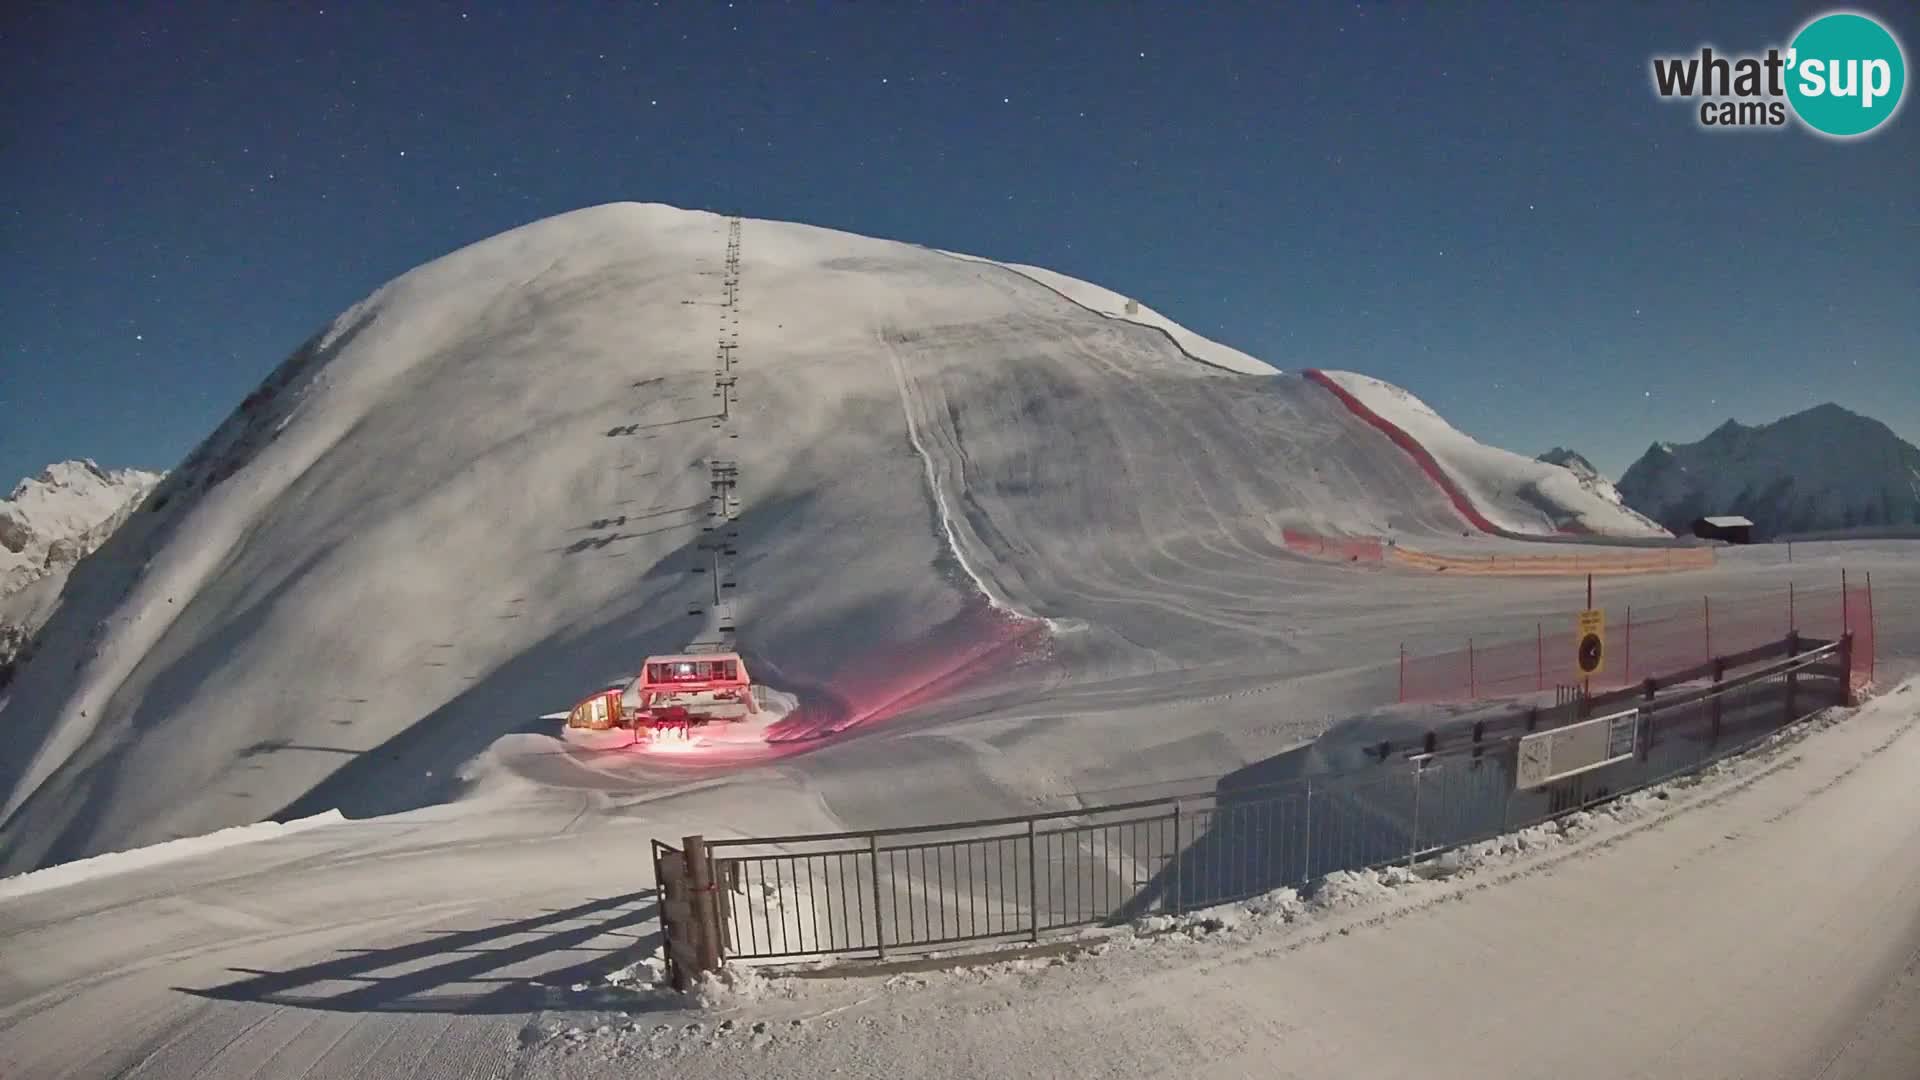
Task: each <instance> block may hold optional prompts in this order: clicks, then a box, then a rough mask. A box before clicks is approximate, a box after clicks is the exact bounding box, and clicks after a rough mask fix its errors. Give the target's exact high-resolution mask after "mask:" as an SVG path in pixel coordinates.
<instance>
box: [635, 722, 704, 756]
mask: <svg viewBox="0 0 1920 1080" xmlns="http://www.w3.org/2000/svg"><path fill="white" fill-rule="evenodd" d="M634 746H635V747H636V748H638V749H639V750H640V751H642V752H643V753H648V754H674V755H684V754H698V753H700V752H701V751H702V750H703V749H705V747H706V742H705V740H703V739H701V738H700V737H699V736H697V735H692V734H689V733H688V732H685V731H680V730H677V729H673V728H663V729H661V730H659V731H655V732H653V733H652V734H651V735H646V736H642V737H641V738H640V739H639V740H637V741H636V742H635V743H634Z"/></svg>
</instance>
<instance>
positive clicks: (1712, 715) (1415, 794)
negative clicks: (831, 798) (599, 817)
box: [655, 637, 1853, 959]
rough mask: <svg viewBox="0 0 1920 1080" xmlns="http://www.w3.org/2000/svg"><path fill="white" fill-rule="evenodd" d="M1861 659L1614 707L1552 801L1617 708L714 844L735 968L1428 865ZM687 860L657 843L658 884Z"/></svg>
mask: <svg viewBox="0 0 1920 1080" xmlns="http://www.w3.org/2000/svg"><path fill="white" fill-rule="evenodd" d="M1852 644H1853V643H1852V640H1851V639H1850V638H1843V639H1841V640H1839V641H1831V642H1807V641H1801V640H1799V639H1798V638H1797V637H1796V638H1789V639H1787V640H1783V641H1781V642H1778V643H1776V644H1775V645H1772V646H1765V647H1760V648H1756V649H1753V650H1749V652H1748V653H1747V654H1745V655H1742V656H1739V657H1731V658H1722V660H1720V661H1717V662H1716V663H1715V664H1714V665H1712V669H1711V676H1712V680H1711V681H1707V678H1706V676H1705V675H1703V673H1702V672H1700V671H1693V672H1686V673H1682V674H1684V675H1686V676H1687V677H1688V678H1687V679H1686V680H1685V681H1680V680H1668V681H1667V682H1666V683H1654V682H1652V681H1649V683H1648V684H1646V686H1645V687H1644V688H1635V691H1630V693H1634V694H1635V695H1636V696H1634V697H1633V698H1632V700H1630V701H1625V702H1624V703H1623V702H1621V701H1620V700H1617V699H1619V698H1620V695H1609V696H1608V697H1611V698H1614V699H1616V700H1615V702H1614V704H1615V705H1616V706H1617V707H1618V708H1619V709H1620V712H1619V715H1620V716H1623V717H1631V725H1632V726H1631V728H1630V729H1627V728H1625V727H1624V724H1625V721H1620V722H1619V723H1617V724H1616V725H1615V726H1616V727H1619V728H1621V729H1622V730H1630V731H1631V733H1632V738H1631V740H1630V743H1631V752H1630V753H1629V754H1627V755H1626V756H1624V757H1620V758H1618V759H1612V760H1609V761H1608V762H1607V763H1606V764H1602V765H1598V766H1597V767H1593V768H1590V769H1588V770H1587V771H1584V772H1580V773H1579V774H1577V775H1572V776H1568V777H1565V778H1562V779H1557V780H1554V781H1553V782H1551V783H1546V784H1544V785H1543V786H1540V787H1537V788H1528V787H1522V786H1518V785H1516V770H1517V765H1518V757H1517V750H1518V747H1519V746H1520V745H1521V743H1522V741H1523V740H1526V739H1528V738H1529V737H1530V736H1534V735H1537V734H1539V733H1541V732H1549V731H1554V730H1556V729H1561V728H1566V727H1568V726H1570V725H1573V724H1575V723H1578V722H1579V721H1580V720H1581V719H1583V718H1584V717H1587V716H1589V715H1592V714H1593V710H1594V709H1595V707H1596V706H1600V705H1605V704H1607V701H1606V700H1605V699H1604V698H1594V699H1591V700H1585V699H1578V698H1576V699H1573V700H1569V701H1567V702H1566V703H1565V704H1563V705H1560V706H1557V707H1553V708H1531V709H1527V710H1524V711H1515V712H1514V713H1512V714H1510V715H1508V716H1505V717H1502V718H1499V719H1497V720H1495V721H1492V722H1488V721H1481V722H1479V723H1475V724H1473V725H1472V726H1471V727H1461V728H1458V729H1446V730H1436V731H1434V732H1429V733H1427V734H1426V735H1425V736H1424V737H1423V738H1417V739H1413V740H1409V741H1408V742H1407V743H1406V744H1404V745H1402V746H1394V745H1392V744H1382V745H1379V746H1378V747H1376V748H1372V750H1371V754H1370V756H1371V757H1372V758H1373V760H1374V761H1376V762H1377V763H1376V764H1370V765H1366V766H1363V767H1361V768H1359V769H1357V770H1354V771H1348V772H1343V773H1339V774H1323V775H1299V776H1293V777H1290V778H1288V779H1285V780H1281V781H1278V782H1265V783H1256V782H1251V781H1252V780H1254V779H1257V778H1258V776H1259V775H1261V774H1259V773H1258V772H1257V771H1253V770H1250V771H1246V772H1243V773H1241V774H1235V775H1233V776H1229V777H1224V778H1222V779H1221V780H1220V781H1219V782H1218V783H1217V784H1216V785H1215V786H1214V788H1213V789H1212V790H1210V791H1202V792H1194V793H1190V794H1184V795H1179V796H1172V797H1166V798H1159V799H1151V800H1144V801H1139V802H1132V803H1122V804H1116V805H1111V806H1100V807H1087V808H1081V809H1075V810H1065V811H1059V812H1055V813H1048V814H1034V815H1026V816H1021V817H1008V818H999V819H992V820H982V821H971V822H964V823H953V824H942V825H927V826H919V827H914V828H902V829H885V830H877V831H871V832H854V833H837V834H829V835H805V836H783V837H766V838H754V839H731V840H715V841H710V842H706V844H705V858H707V859H709V860H711V861H710V863H709V864H708V867H707V869H708V870H709V871H710V877H711V879H712V889H711V891H712V895H713V896H714V897H715V900H714V903H713V912H714V914H713V918H714V921H715V923H716V924H717V936H718V940H719V951H720V953H721V954H722V955H724V956H725V957H728V958H738V959H747V958H761V959H771V958H801V957H816V956H831V955H838V954H866V955H873V956H879V957H885V956H887V955H888V954H889V953H891V952H894V951H896V950H916V949H927V948H932V947H936V946H942V945H948V944H952V943H955V942H962V941H982V940H992V939H1020V938H1025V939H1028V940H1036V939H1038V938H1039V937H1040V936H1041V935H1042V934H1044V933H1046V932H1048V931H1053V930H1060V929H1065V928H1069V927H1079V926H1090V925H1098V924H1116V923H1122V922H1126V921H1130V920H1132V919H1135V918H1139V917H1142V916H1145V915H1151V914H1160V913H1167V914H1173V913H1180V912H1184V911H1190V910H1193V909H1196V908H1203V907H1207V906H1211V905H1215V904H1221V903H1227V902H1230V901H1235V900H1243V899H1247V898H1250V897H1254V896H1258V895H1260V894H1262V893H1266V892H1269V891H1272V890H1274V889H1277V888H1281V887H1283V886H1293V887H1299V886H1304V885H1306V884H1307V883H1309V882H1311V881H1313V880H1315V879H1317V878H1320V877H1322V876H1324V875H1326V874H1328V873H1331V872H1333V871H1336V870H1357V869H1363V868H1368V867H1379V866H1383V865H1388V864H1394V863H1409V864H1411V863H1414V862H1417V861H1419V860H1421V859H1423V858H1425V857H1429V856H1432V855H1434V854H1436V853H1438V852H1441V851H1444V850H1447V849H1450V848H1454V847H1458V846H1461V845H1464V844H1469V843H1473V842H1476V841H1479V840H1484V839H1488V838H1491V837H1493V836H1496V835H1499V834H1500V833H1503V832H1508V831H1512V830H1514V829H1517V828H1522V827H1525V826H1528V825H1532V824H1537V823H1540V822H1543V821H1547V820H1549V819H1552V818H1554V817H1557V816H1559V815H1563V814H1566V813H1570V812H1572V811H1574V810H1578V809H1581V808H1584V807H1588V806H1591V805H1593V804H1595V803H1597V802H1600V801H1602V800H1605V799H1608V798H1611V797H1614V796H1617V795H1620V794H1624V793H1626V792H1629V791H1633V790H1636V789H1638V788H1642V787H1645V786H1648V785H1651V784H1654V783H1658V782H1660V781H1662V780H1665V779H1667V778H1670V777H1674V776H1677V775H1680V774H1684V773H1687V772H1691V771H1694V770H1697V769H1699V768H1701V767H1702V766H1704V765H1706V764H1708V763H1710V762H1712V761H1714V760H1717V759H1719V758H1722V757H1725V756H1727V755H1730V754H1734V753H1738V752H1740V751H1741V750H1743V749H1746V748H1748V747H1750V746H1752V745H1754V744H1755V743H1756V742H1757V741H1759V740H1762V739H1764V738H1766V737H1768V736H1769V735H1771V734H1773V733H1774V732H1776V731H1778V730H1779V729H1780V728H1781V727H1783V726H1785V725H1786V724H1788V723H1790V722H1792V721H1794V720H1798V719H1801V718H1804V717H1805V716H1807V715H1810V714H1811V713H1813V712H1815V711H1818V710H1819V709H1822V708H1825V707H1827V706H1830V705H1834V704H1837V703H1840V702H1842V701H1845V700H1847V698H1848V695H1849V679H1848V670H1849V661H1850V652H1851V647H1852ZM1642 690H1644V692H1640V691H1642ZM677 853H678V849H675V848H672V847H671V846H668V845H664V844H658V843H656V845H655V859H656V867H658V865H659V863H660V860H661V858H662V856H663V854H664V855H675V854H677ZM696 876H697V877H699V878H702V879H704V878H706V877H708V876H709V874H705V873H703V874H699V875H696ZM673 932H674V931H673V930H672V929H671V928H670V929H669V931H668V933H669V936H670V937H671V936H672V934H673Z"/></svg>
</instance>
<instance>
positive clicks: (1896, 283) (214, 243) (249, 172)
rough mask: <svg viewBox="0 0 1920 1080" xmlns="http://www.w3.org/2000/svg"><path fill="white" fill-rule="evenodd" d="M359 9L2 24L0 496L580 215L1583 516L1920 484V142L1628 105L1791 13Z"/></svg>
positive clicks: (254, 378)
mask: <svg viewBox="0 0 1920 1080" xmlns="http://www.w3.org/2000/svg"><path fill="white" fill-rule="evenodd" d="M383 7H385V6H384V5H348V6H345V7H340V8H336V7H333V6H330V5H238V4H227V5H211V4H186V5H179V6H174V5H167V6H164V7H163V6H161V5H147V6H145V10H142V11H138V12H135V13H131V14H129V13H126V12H118V11H115V10H113V9H111V8H109V7H106V6H101V5H93V4H87V3H75V4H66V5H43V6H40V7H39V8H37V9H35V10H32V11H28V12H26V13H24V14H21V13H10V15H9V21H8V22H7V23H6V24H4V25H3V26H0V147H3V148H4V151H3V152H4V155H5V165H6V167H5V168H4V169H3V170H0V251H3V252H4V253H5V257H4V259H3V260H0V485H4V484H6V483H8V482H10V481H11V479H12V478H14V477H17V476H20V475H24V474H26V473H28V472H31V471H34V470H36V469H38V468H39V467H40V466H41V465H43V464H45V463H46V462H48V461H50V460H55V459H59V458H66V457H74V456H91V457H93V458H95V459H97V460H99V461H100V462H102V463H103V464H110V465H143V466H149V467H167V466H170V465H172V464H174V463H175V462H177V461H178V460H179V459H180V458H181V457H182V456H184V454H185V453H186V452H187V451H188V450H189V449H190V448H191V447H192V445H193V444H194V443H195V442H197V441H198V440H199V439H200V438H201V437H203V436H204V435H205V434H207V433H208V432H209V431H211V430H212V428H213V427H214V426H215V425H216V424H217V423H218V422H219V421H220V419H221V418H222V417H223V416H224V415H225V414H226V413H227V412H229V411H230V410H231V409H232V408H233V407H234V406H235V405H237V404H238V402H239V401H240V399H241V398H242V397H243V396H245V394H246V393H247V391H248V390H249V389H251V388H252V387H253V386H254V385H255V384H256V383H257V382H258V381H259V380H260V379H261V378H263V377H264V376H265V375H266V373H267V372H268V371H270V370H271V369H272V368H273V366H274V365H275V364H276V363H278V362H279V360H280V359H282V358H283V357H284V356H285V355H286V354H287V353H289V352H290V351H291V350H292V349H293V348H294V347H295V346H297V345H298V344H299V343H300V342H301V341H302V340H304V339H305V338H306V337H307V336H309V335H310V334H311V333H312V332H314V331H315V330H316V329H318V328H319V327H320V326H321V325H323V324H324V323H325V322H326V321H327V320H328V319H330V318H331V317H332V316H333V315H335V314H336V313H338V312H339V311H340V310H342V309H343V308H345V307H347V306H348V305H350V304H351V303H353V302H354V301H356V300H358V299H359V298H360V297H362V296H364V295H365V294H366V293H368V292H369V291H371V290H372V289H374V288H376V287H377V286H379V285H380V284H381V283H382V282H384V281H386V280H388V279H389V278H391V277H393V276H395V275H397V274H399V273H402V272H404V271H406V270H407V269H409V268H411V267H413V266H415V265H418V264H419V263H422V262H425V261H427V260H429V259H432V258H434V257H436V256H438V255H441V254H444V253H445V252H447V251H449V250H452V249H454V248H456V247H459V246H461V245H463V244H466V243H469V242H472V241H474V240H477V239H481V238H483V237H485V236H488V235H491V234H493V233H496V232H499V231H501V230H504V229H508V228H511V227H513V226H516V225H520V224H524V223H525V222H527V221H531V220H534V219H537V218H540V217H544V216H546V215H549V214H554V213H559V212H562V211H566V210H570V209H574V208H577V207H580V206H584V205H590V204H594V203H599V202H606V201H611V200H618V199H635V200H643V201H659V202H667V203H673V204H677V205H682V206H692V207H705V208H711V209H718V210H726V211H735V212H740V213H744V214H747V215H749V216H755V217H772V218H786V219H794V220H800V221H806V222H811V223H815V224H820V225H828V226H833V227H838V228H845V229H850V230H853V231H857V232H862V233H868V234H873V235H879V236H887V237H894V238H898V239H902V240H910V241H914V242H919V243H925V244H930V245H935V246H939V247H945V248H955V249H959V250H963V251H969V252H975V253H978V254H983V255H989V256H993V257H997V258H1004V259H1010V260H1017V261H1021V262H1030V263H1037V264H1040V265H1044V266H1048V267H1052V268H1054V269H1058V270H1061V271H1063V272H1066V273H1069V274H1073V275H1075V276H1079V277H1084V278H1087V279H1090V280H1093V281H1096V282H1099V283H1101V284H1103V285H1107V286H1109V287H1111V288H1114V289H1117V290H1119V291H1121V292H1124V293H1127V294H1130V295H1136V296H1139V297H1141V298H1142V299H1144V300H1145V301H1146V302H1148V303H1149V304H1151V305H1153V306H1154V307H1156V308H1158V309H1160V310H1162V311H1164V312H1166V313H1167V314H1169V315H1171V316H1173V317H1174V318H1176V319H1178V320H1180V321H1181V322H1183V323H1185V324H1186V325H1188V326H1190V327H1192V328H1193V329H1195V330H1198V331H1200V332H1202V333H1205V334H1208V335H1210V336H1213V337H1216V338H1218V339H1220V340H1222V341H1224V342H1227V343H1229V344H1232V345H1235V346H1238V347H1240V348H1242V349H1245V350H1247V351H1249V352H1252V353H1254V354H1255V355H1258V356H1261V357H1263V358H1265V359H1268V360H1270V361H1271V362H1273V363H1275V364H1277V365H1279V366H1281V367H1284V368H1298V367H1305V366H1319V367H1336V368H1348V369H1353V370H1358V371H1363V372H1366V373H1368V374H1372V375H1376V376H1379V377H1381V378H1385V379H1388V380H1390V381H1393V382H1396V383H1400V384H1402V385H1405V386H1407V387H1409V388H1410V389H1412V390H1413V391H1415V392H1416V393H1418V394H1419V395H1421V396H1422V397H1424V398H1426V399H1427V400H1428V401H1429V402H1430V403H1431V404H1433V405H1434V406H1435V407H1436V408H1438V409H1439V410H1440V411H1441V412H1442V413H1444V414H1445V415H1447V416H1448V417H1449V418H1450V419H1452V420H1453V421H1454V422H1455V423H1456V424H1457V425H1459V426H1460V427H1462V428H1464V429H1466V430H1467V431H1469V432H1471V433H1472V434H1474V435H1476V436H1479V437H1480V438H1483V439H1485V440H1487V441H1490V442H1494V443H1497V444H1500V445H1503V446H1508V447H1510V448H1513V449H1516V450H1522V451H1525V452H1529V453H1535V452H1539V451H1541V450H1544V449H1546V448H1547V447H1549V446H1551V445H1554V444H1565V445H1570V446H1573V447H1575V448H1577V449H1580V450H1582V451H1583V452H1585V453H1586V454H1587V455H1588V456H1590V457H1591V458H1593V459H1594V461H1595V462H1596V463H1597V464H1599V465H1600V466H1601V467H1602V469H1604V470H1607V471H1609V472H1613V473H1616V474H1617V473H1618V472H1619V471H1620V470H1621V469H1623V468H1624V467H1625V466H1626V465H1627V464H1628V463H1629V462H1630V461H1631V460H1632V459H1633V458H1634V457H1636V456H1637V455H1638V454H1639V453H1640V451H1642V450H1643V449H1644V448H1645V447H1646V444H1647V443H1649V442H1651V441H1653V440H1655V439H1676V440H1691V439H1695V438H1699V437H1700V436H1702V435H1704V434H1706V433H1707V432H1708V431H1709V430H1711V429H1712V428H1714V427H1715V426H1717V425H1718V424H1719V423H1720V422H1722V421H1724V420H1725V419H1727V418H1728V417H1730V416H1731V417H1738V418H1739V419H1741V420H1742V421H1745V422H1750V423H1751V422H1758V421H1765V420H1770V419H1773V418H1776V417H1778V416H1780V415H1783V414H1785V413H1788V412H1792V411H1796V410H1798V409H1801V408H1804V407H1807V406H1810V405H1813V404H1816V403H1818V402H1821V401H1827V400H1832V401H1837V402H1839V403H1840V404H1842V405H1845V406H1847V407H1849V408H1853V409H1855V410H1857V411H1860V412H1865V413H1867V414H1869V415H1872V416H1876V417H1878V418H1880V419H1882V420H1884V421H1886V422H1887V423H1888V424H1889V425H1891V426H1892V427H1893V428H1894V429H1895V430H1896V431H1898V432H1900V433H1901V434H1902V435H1904V436H1905V437H1907V438H1908V439H1909V440H1914V441H1920V355H1916V342H1920V303H1916V298H1917V297H1920V180H1916V177H1920V114H1916V113H1915V112H1914V110H1913V109H1912V108H1911V107H1908V108H1906V109H1904V110H1903V112H1902V114H1901V115H1900V116H1898V117H1897V118H1896V119H1895V120H1894V121H1893V122H1892V124H1891V126H1890V127H1889V128H1887V129H1885V130H1883V131H1882V132H1880V133H1878V134H1876V135H1875V136H1873V137H1871V138H1869V139H1867V140H1863V141H1857V142H1853V143H1846V144H1841V143H1834V142H1829V141H1826V140H1822V139H1819V138H1816V137H1813V136H1812V135H1810V134H1808V133H1806V132H1805V131H1801V130H1796V129H1789V130H1785V131H1781V130H1768V131H1749V132H1738V133H1712V132H1706V131H1702V130H1700V129H1699V128H1698V127H1696V125H1695V123H1694V121H1693V119H1692V110H1691V109H1690V107H1689V106H1687V105H1685V104H1681V103H1675V102H1662V101H1659V100H1657V99H1656V98H1655V96H1654V94H1653V92H1652V89H1651V85H1650V79H1649V76H1648V64H1649V60H1650V58H1651V56H1652V55H1654V54H1655V53H1687V52H1691V51H1695V50H1697V49H1698V47H1699V46H1700V45H1701V44H1703V43H1710V44H1713V45H1714V46H1716V47H1717V48H1720V49H1725V50H1729V51H1747V50H1753V51H1757V50H1760V49H1764V48H1765V47H1766V46H1768V45H1779V44H1784V43H1785V42H1786V40H1787V38H1788V37H1789V36H1790V35H1791V33H1792V32H1793V30H1794V29H1796V28H1797V27H1798V26H1799V25H1800V24H1801V23H1803V22H1804V21H1805V20H1806V19H1807V18H1808V17H1810V16H1811V15H1813V14H1817V13H1819V12H1820V11H1823V10H1826V8H1824V7H1822V6H1819V5H1806V4H1785V3H1765V2H1759V3H1752V2H1747V3H1727V4H1699V5H1662V4H1641V5H1625V4H1587V5H1567V6H1564V7H1563V6H1560V5H1534V4H1524V3H1513V4H1480V5H1419V6H1416V5H1412V4H1406V5H1400V4H1383V3H1361V4H1328V5H1311V6H1298V7H1295V6H1280V5H1251V4H1249V5H1240V4H1216V5H1172V4H1168V5H1141V6H1137V7H1125V8H1122V7H1119V6H1114V5H1072V4H1059V5H1049V6H1046V7H1044V8H1043V7H1041V6H1039V5H1012V4H1009V5H970V6H966V7H962V6H960V5H949V4H928V5H923V6H908V5H861V6H859V7H854V6H827V5H815V4H792V5H773V4H745V3H739V4H736V5H733V6H731V7H727V6H722V5H718V4H705V5H697V6H695V5H671V4H669V5H663V6H652V5H637V4H636V5H599V4H595V5H584V4H583V5H563V6H556V7H558V10H556V8H555V7H549V6H545V5H540V6H536V5H531V4H527V5H507V6H493V7H489V6H486V5H470V6H458V5H433V4H420V5H402V6H401V7H403V8H404V10H403V11H398V12H396V11H389V10H382V8H383ZM1860 10H1865V11H1867V12H1869V13H1872V14H1876V15H1879V16H1881V17H1882V18H1883V21H1884V22H1886V23H1887V25H1889V26H1890V27H1891V28H1892V29H1893V30H1894V32H1895V34H1896V35H1898V36H1899V37H1900V38H1901V40H1903V41H1904V42H1905V43H1906V45H1907V50H1908V52H1909V54H1910V55H1912V54H1914V53H1915V52H1916V50H1920V19H1916V18H1915V17H1914V16H1913V15H1912V14H1910V13H1908V12H1907V11H1906V9H1904V8H1899V7H1894V6H1891V5H1879V6H1875V5H1867V6H1865V7H1863V8H1861V9H1860Z"/></svg>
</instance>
